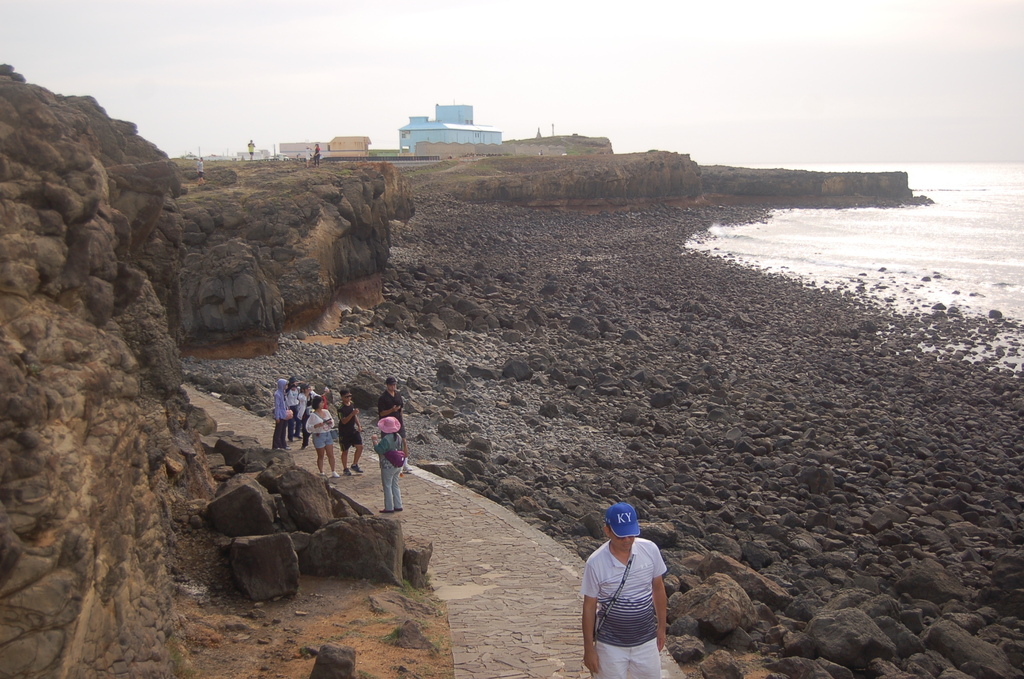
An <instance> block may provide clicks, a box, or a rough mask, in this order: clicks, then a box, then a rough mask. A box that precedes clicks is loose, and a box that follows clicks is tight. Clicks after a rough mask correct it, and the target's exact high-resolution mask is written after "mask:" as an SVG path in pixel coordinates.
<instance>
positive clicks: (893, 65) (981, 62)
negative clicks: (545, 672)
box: [0, 0, 1024, 165]
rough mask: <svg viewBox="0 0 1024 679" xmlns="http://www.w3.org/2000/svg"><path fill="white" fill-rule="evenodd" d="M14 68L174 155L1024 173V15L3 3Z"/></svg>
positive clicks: (0, 50) (1004, 5)
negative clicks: (589, 155)
mask: <svg viewBox="0 0 1024 679" xmlns="http://www.w3.org/2000/svg"><path fill="white" fill-rule="evenodd" d="M0 17H2V18H0V63H8V64H11V65H12V66H14V68H15V70H16V71H17V72H19V73H21V74H22V75H23V76H25V78H26V79H27V80H28V82H30V83H33V84H36V85H40V86H42V87H45V88H47V89H49V90H51V91H53V92H56V93H58V94H65V95H90V96H93V97H95V99H96V100H97V101H98V102H99V104H100V105H101V106H103V107H104V109H105V110H106V111H107V113H108V114H109V115H110V116H111V117H112V118H118V119H121V120H128V121H131V122H133V123H135V124H136V125H137V126H138V129H139V133H140V134H141V135H142V136H143V137H145V138H146V139H148V140H150V141H151V142H153V143H154V144H156V145H157V146H158V147H160V148H161V149H162V150H163V151H164V152H166V153H167V154H168V155H170V156H172V157H173V156H180V155H183V154H185V153H188V152H191V153H195V154H199V153H202V154H203V155H210V154H216V153H225V152H227V153H229V154H232V155H233V154H234V153H236V152H239V151H243V150H244V149H245V147H246V145H247V144H248V142H249V140H250V139H253V140H254V142H255V144H256V146H257V148H259V149H267V150H270V151H273V150H274V145H275V144H280V143H282V142H306V141H308V142H315V141H319V142H321V143H324V142H327V141H329V140H330V139H332V138H333V137H336V136H366V137H369V138H370V140H371V142H372V144H371V148H372V149H395V148H397V147H398V128H400V127H402V126H403V125H405V124H407V123H408V122H409V117H410V116H429V117H430V118H431V119H433V118H434V106H435V105H436V104H468V105H471V106H473V107H474V118H475V121H476V122H477V123H478V124H483V125H491V126H494V127H496V128H498V129H499V130H501V131H502V133H503V139H505V140H512V139H523V138H533V137H535V136H536V135H537V131H538V130H540V132H541V134H542V135H544V136H549V135H550V134H551V133H552V131H553V132H554V133H555V134H559V135H560V134H573V133H575V134H580V135H585V136H594V137H608V138H609V139H610V140H611V142H612V146H613V148H614V150H615V152H616V153H627V152H642V151H647V150H650V149H660V150H666V151H675V152H679V153H688V154H690V156H691V157H692V158H693V160H695V161H697V162H698V163H699V164H704V165H712V164H730V165H759V164H760V165H763V164H779V165H784V164H786V163H791V164H792V163H816V162H817V163H839V162H851V163H871V162H933V161H934V162H953V161H969V162H988V161H1012V162H1021V161H1024V0H844V1H842V2H840V1H838V0H775V1H774V2H773V1H771V0H768V1H766V0H699V1H693V0H672V1H661V0H633V1H632V2H625V1H623V0H616V1H615V2H606V1H604V0H592V1H591V2H577V1H575V0H515V1H514V2H512V1H509V0H489V1H488V2H465V1H462V0H361V1H359V2H353V1H352V0H288V1H285V0H275V1H270V0H175V1H174V2H165V1H164V0H0Z"/></svg>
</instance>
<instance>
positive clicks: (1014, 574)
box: [978, 551, 1024, 618]
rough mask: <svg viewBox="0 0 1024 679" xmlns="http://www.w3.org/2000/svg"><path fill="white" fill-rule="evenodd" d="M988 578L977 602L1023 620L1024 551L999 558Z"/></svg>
mask: <svg viewBox="0 0 1024 679" xmlns="http://www.w3.org/2000/svg"><path fill="white" fill-rule="evenodd" d="M989 577H990V584H989V586H988V587H986V588H985V589H984V590H982V592H981V594H980V596H979V597H978V598H979V601H980V602H981V603H983V604H988V605H990V606H992V607H993V608H995V609H996V610H997V611H999V612H1000V613H1002V614H1003V615H1010V616H1013V617H1016V618H1024V551H1020V552H1013V553H1010V554H1004V555H1002V556H1000V557H999V558H998V559H996V561H995V563H994V564H993V565H992V572H991V574H990V576H989Z"/></svg>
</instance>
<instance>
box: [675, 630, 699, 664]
mask: <svg viewBox="0 0 1024 679" xmlns="http://www.w3.org/2000/svg"><path fill="white" fill-rule="evenodd" d="M665 650H666V651H668V653H669V655H671V656H672V659H673V660H675V661H676V662H677V663H679V664H680V665H682V664H685V663H691V662H696V661H699V660H702V659H703V658H704V656H705V655H706V654H707V651H706V650H705V649H704V642H703V641H701V640H700V639H698V638H697V637H694V636H688V635H687V636H679V637H675V636H670V637H667V638H666V639H665Z"/></svg>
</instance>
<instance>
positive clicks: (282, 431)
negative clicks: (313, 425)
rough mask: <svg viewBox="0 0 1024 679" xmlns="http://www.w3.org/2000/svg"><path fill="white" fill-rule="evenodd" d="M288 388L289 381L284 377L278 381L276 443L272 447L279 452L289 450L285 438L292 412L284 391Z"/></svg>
mask: <svg viewBox="0 0 1024 679" xmlns="http://www.w3.org/2000/svg"><path fill="white" fill-rule="evenodd" d="M287 386H288V380H286V379H285V378H283V377H282V378H281V379H279V380H278V381H277V391H275V392H274V443H273V445H272V446H271V447H272V448H277V449H279V450H288V443H287V442H286V441H285V437H286V436H287V435H288V420H289V419H290V417H291V414H292V411H291V410H289V409H288V406H287V405H285V401H284V391H285V387H287Z"/></svg>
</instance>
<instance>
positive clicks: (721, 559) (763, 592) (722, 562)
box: [696, 552, 793, 610]
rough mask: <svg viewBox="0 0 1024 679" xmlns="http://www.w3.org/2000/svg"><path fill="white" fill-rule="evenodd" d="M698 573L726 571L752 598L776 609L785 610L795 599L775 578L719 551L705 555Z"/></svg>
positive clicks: (705, 576) (703, 574) (704, 574)
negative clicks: (767, 576) (770, 577)
mask: <svg viewBox="0 0 1024 679" xmlns="http://www.w3.org/2000/svg"><path fill="white" fill-rule="evenodd" d="M696 573H697V575H699V576H701V577H702V578H707V577H708V576H709V575H711V574H713V573H724V574H726V575H728V576H729V577H730V578H732V580H733V581H734V582H736V584H738V585H739V586H740V587H742V588H743V591H744V592H746V593H747V596H749V597H750V598H751V599H752V600H754V601H762V602H764V603H766V604H768V605H769V606H771V607H772V608H773V609H775V610H784V609H785V608H786V607H787V606H789V604H790V603H791V602H792V601H793V597H792V595H790V593H789V592H787V591H786V590H784V589H783V588H782V587H781V586H780V585H778V584H777V583H776V582H774V581H773V580H769V579H768V578H766V577H764V576H763V575H761V574H760V573H758V572H757V571H755V570H754V569H752V568H750V567H749V566H746V565H744V564H742V563H740V562H739V561H737V560H736V559H733V558H731V557H728V556H725V555H724V554H720V553H719V552H711V553H710V554H708V555H707V556H705V557H704V560H703V561H701V562H700V564H699V565H698V566H697V569H696Z"/></svg>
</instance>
